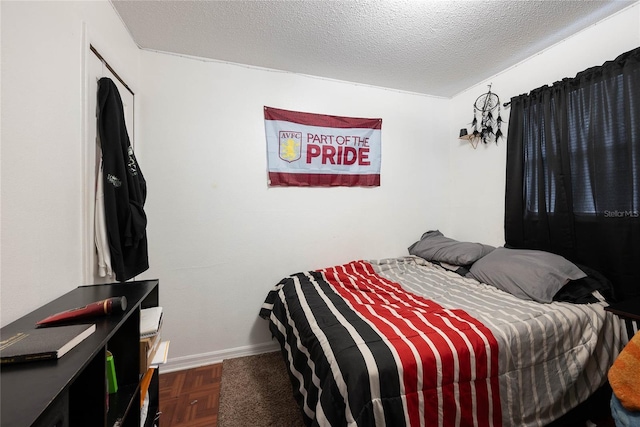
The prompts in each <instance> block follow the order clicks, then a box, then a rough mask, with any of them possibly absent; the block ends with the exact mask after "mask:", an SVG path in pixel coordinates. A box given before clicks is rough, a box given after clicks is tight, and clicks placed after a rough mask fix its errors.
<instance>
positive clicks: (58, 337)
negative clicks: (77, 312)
mask: <svg viewBox="0 0 640 427" xmlns="http://www.w3.org/2000/svg"><path fill="white" fill-rule="evenodd" d="M95 330H96V325H95V324H81V325H68V326H51V327H46V328H35V327H34V328H33V329H27V330H23V331H21V332H17V333H14V334H12V335H11V336H9V337H4V336H3V337H2V341H1V342H0V364H3V365H7V364H13V363H24V362H37V361H40V360H53V359H59V358H61V357H62V356H64V355H65V354H66V353H67V352H68V351H69V350H71V349H72V348H74V347H75V346H76V345H78V344H79V343H80V342H82V341H83V340H84V339H85V338H87V337H88V336H89V335H91V334H92V333H93V332H94V331H95Z"/></svg>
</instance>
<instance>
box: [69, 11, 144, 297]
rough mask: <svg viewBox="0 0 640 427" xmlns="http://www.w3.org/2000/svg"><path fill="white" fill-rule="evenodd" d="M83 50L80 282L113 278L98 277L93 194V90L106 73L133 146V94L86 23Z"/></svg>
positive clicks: (97, 158) (95, 154) (95, 148)
mask: <svg viewBox="0 0 640 427" xmlns="http://www.w3.org/2000/svg"><path fill="white" fill-rule="evenodd" d="M82 39H83V51H82V52H83V53H82V67H83V72H82V75H83V83H82V99H83V102H82V104H83V105H82V107H83V108H82V111H83V120H82V122H83V129H82V134H83V138H82V154H83V155H82V159H83V167H82V183H83V201H82V205H83V206H82V211H83V212H82V216H83V225H82V244H81V246H82V281H83V283H84V284H94V283H109V282H114V281H115V276H111V277H100V276H99V275H98V262H97V259H98V257H97V252H96V245H95V225H94V218H95V197H96V177H97V174H98V168H99V166H100V158H101V153H100V151H99V150H98V145H97V93H98V80H99V79H100V78H101V77H109V78H110V79H111V80H113V82H114V83H115V84H116V86H117V88H118V92H119V93H120V97H121V98H122V105H123V107H124V115H125V124H126V127H127V132H128V134H129V139H130V141H131V145H132V146H134V136H135V132H134V125H135V120H134V119H135V117H134V105H135V104H134V100H135V96H134V93H133V91H132V90H131V89H130V88H129V85H125V84H123V82H122V79H121V78H120V76H119V75H118V74H114V72H113V71H112V70H113V68H112V67H111V66H110V65H109V64H113V62H110V58H108V57H105V56H104V53H105V51H103V50H101V48H98V47H97V46H96V45H95V43H96V41H95V40H92V38H90V37H89V34H88V31H87V28H86V24H84V23H83V27H82Z"/></svg>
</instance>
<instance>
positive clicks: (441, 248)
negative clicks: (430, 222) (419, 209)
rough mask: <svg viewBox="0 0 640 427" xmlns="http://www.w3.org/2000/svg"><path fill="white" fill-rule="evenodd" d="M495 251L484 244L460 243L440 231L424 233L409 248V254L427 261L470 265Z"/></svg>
mask: <svg viewBox="0 0 640 427" xmlns="http://www.w3.org/2000/svg"><path fill="white" fill-rule="evenodd" d="M494 249H495V248H494V247H493V246H489V245H483V244H482V243H470V242H459V241H457V240H453V239H450V238H448V237H445V236H444V235H443V234H442V233H441V232H440V231H438V230H432V231H427V232H426V233H424V234H423V235H422V237H420V240H419V241H417V242H415V243H414V244H413V245H411V246H409V253H410V254H411V255H415V256H419V257H420V258H424V259H426V260H427V261H437V262H446V263H447V264H454V265H469V264H473V263H474V262H476V261H477V260H478V259H480V258H482V257H483V256H485V255H486V254H488V253H489V252H491V251H493V250H494Z"/></svg>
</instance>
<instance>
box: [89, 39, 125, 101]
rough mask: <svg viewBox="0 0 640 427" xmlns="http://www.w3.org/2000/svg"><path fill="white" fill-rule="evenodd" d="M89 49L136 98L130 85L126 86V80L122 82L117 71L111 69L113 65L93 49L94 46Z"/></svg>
mask: <svg viewBox="0 0 640 427" xmlns="http://www.w3.org/2000/svg"><path fill="white" fill-rule="evenodd" d="M89 49H91V52H93V53H94V54H95V55H96V56H97V57H98V59H99V60H100V61H102V63H103V64H104V65H105V66H106V67H107V68H108V69H109V71H111V72H112V73H113V75H114V76H116V79H118V81H119V82H120V83H122V85H123V86H124V87H125V88H126V89H127V90H128V91H129V92H131V95H133V96H135V93H133V91H132V90H131V88H130V87H129V85H128V84H126V83H125V82H124V80H122V78H120V76H119V75H118V73H116V70H114V69H113V68H111V65H109V63H108V62H107V61H106V60H105V59H104V58H103V57H102V55H100V52H98V50H97V49H96V48H95V47H93V45H92V44H90V45H89Z"/></svg>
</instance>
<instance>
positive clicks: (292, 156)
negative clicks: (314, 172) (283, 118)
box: [279, 131, 302, 163]
mask: <svg viewBox="0 0 640 427" xmlns="http://www.w3.org/2000/svg"><path fill="white" fill-rule="evenodd" d="M279 140H280V158H281V159H282V160H284V161H285V162H289V163H292V162H295V161H296V160H299V159H300V155H301V152H302V150H301V148H300V146H301V145H302V132H292V131H280V132H279Z"/></svg>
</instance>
